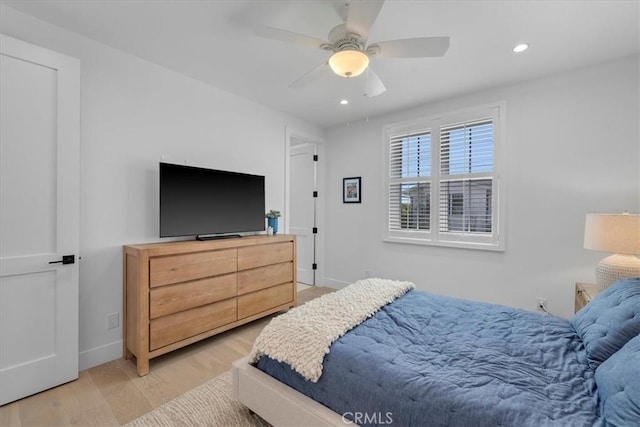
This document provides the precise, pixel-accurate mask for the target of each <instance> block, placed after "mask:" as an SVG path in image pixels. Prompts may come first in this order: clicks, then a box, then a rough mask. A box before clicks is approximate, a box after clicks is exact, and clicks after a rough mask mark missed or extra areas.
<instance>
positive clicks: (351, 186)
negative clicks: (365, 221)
mask: <svg viewBox="0 0 640 427" xmlns="http://www.w3.org/2000/svg"><path fill="white" fill-rule="evenodd" d="M361 200H362V181H361V178H360V177H359V176H357V177H352V178H343V179H342V203H360V201H361Z"/></svg>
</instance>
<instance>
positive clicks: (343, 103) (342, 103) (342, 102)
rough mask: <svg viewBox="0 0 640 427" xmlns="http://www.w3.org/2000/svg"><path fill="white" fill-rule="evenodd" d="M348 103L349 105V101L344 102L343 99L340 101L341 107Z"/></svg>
mask: <svg viewBox="0 0 640 427" xmlns="http://www.w3.org/2000/svg"><path fill="white" fill-rule="evenodd" d="M348 103H349V101H348V100H346V99H343V100H342V101H340V104H341V105H347V104H348Z"/></svg>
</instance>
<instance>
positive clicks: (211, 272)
mask: <svg viewBox="0 0 640 427" xmlns="http://www.w3.org/2000/svg"><path fill="white" fill-rule="evenodd" d="M237 265H238V253H237V250H236V249H228V250H222V251H208V252H197V253H192V254H185V255H174V256H167V257H161V258H151V260H150V261H149V286H150V287H154V286H162V285H168V284H171V283H180V282H186V281H189V280H195V279H202V278H204V277H210V276H218V275H222V274H226V273H233V272H235V271H236V268H237Z"/></svg>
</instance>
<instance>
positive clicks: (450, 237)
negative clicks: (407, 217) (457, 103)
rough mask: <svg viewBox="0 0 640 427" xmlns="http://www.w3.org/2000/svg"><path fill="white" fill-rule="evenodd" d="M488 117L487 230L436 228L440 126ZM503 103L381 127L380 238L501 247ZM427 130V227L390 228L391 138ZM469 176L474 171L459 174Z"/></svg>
mask: <svg viewBox="0 0 640 427" xmlns="http://www.w3.org/2000/svg"><path fill="white" fill-rule="evenodd" d="M482 119H491V121H492V123H493V170H492V171H491V172H490V173H481V174H480V175H482V176H487V175H489V176H490V177H491V179H492V181H493V182H492V186H491V232H490V233H487V234H477V233H465V232H443V231H440V224H439V221H440V215H441V213H440V193H441V191H440V186H441V170H440V156H441V152H440V145H441V134H440V132H441V129H443V128H448V127H449V128H450V127H452V126H453V125H455V124H457V123H469V122H476V121H479V120H482ZM505 123H506V103H505V102H504V101H500V102H495V103H491V104H486V105H482V106H478V107H473V108H469V109H465V110H459V111H455V112H449V113H445V114H439V115H432V116H428V117H423V118H418V119H414V120H409V121H405V122H400V123H393V124H390V125H386V126H384V127H383V131H382V134H383V137H382V140H383V141H382V143H383V153H384V155H383V156H382V157H383V162H384V168H383V170H384V183H383V188H384V194H385V197H383V203H384V208H383V209H382V212H383V215H384V218H383V223H382V235H383V241H385V242H393V243H407V244H417V245H431V246H444V247H454V248H466V249H480V250H490V251H504V250H505V228H506V227H505V218H506V202H505V201H506V198H505V194H506V193H505V179H504V159H505V157H506V143H505ZM420 131H428V132H430V134H431V147H430V150H431V152H430V156H431V175H430V177H429V179H428V182H429V188H430V206H431V209H430V218H429V221H430V227H429V230H428V231H416V230H391V229H390V226H389V223H390V214H391V203H390V182H391V180H392V179H391V178H390V154H391V153H390V149H391V145H390V143H391V138H397V137H398V136H400V135H402V134H416V133H417V132H420ZM459 175H460V176H466V177H468V178H471V179H472V178H473V176H474V173H468V174H459Z"/></svg>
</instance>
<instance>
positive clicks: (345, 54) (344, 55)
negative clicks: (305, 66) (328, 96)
mask: <svg viewBox="0 0 640 427" xmlns="http://www.w3.org/2000/svg"><path fill="white" fill-rule="evenodd" d="M329 66H330V67H331V69H332V70H333V72H334V73H336V74H337V75H339V76H341V77H357V76H359V75H360V74H362V73H363V72H364V70H366V69H367V66H369V57H368V56H367V55H366V54H365V53H363V52H360V51H357V50H341V51H340V52H336V53H334V54H333V55H331V58H329Z"/></svg>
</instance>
